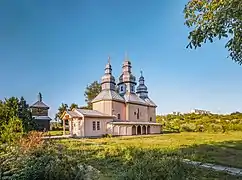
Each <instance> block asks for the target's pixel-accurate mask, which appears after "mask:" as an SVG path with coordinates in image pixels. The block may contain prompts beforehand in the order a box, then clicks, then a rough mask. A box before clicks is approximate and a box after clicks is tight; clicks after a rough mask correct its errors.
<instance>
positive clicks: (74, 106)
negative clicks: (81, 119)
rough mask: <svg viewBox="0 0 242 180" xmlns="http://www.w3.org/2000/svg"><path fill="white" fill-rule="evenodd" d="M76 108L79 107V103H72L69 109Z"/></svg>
mask: <svg viewBox="0 0 242 180" xmlns="http://www.w3.org/2000/svg"><path fill="white" fill-rule="evenodd" d="M74 108H78V105H77V104H76V103H72V104H71V105H70V107H69V110H72V109H74Z"/></svg>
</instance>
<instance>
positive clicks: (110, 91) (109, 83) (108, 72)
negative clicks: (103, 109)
mask: <svg viewBox="0 0 242 180" xmlns="http://www.w3.org/2000/svg"><path fill="white" fill-rule="evenodd" d="M110 59H111V58H110V57H108V63H107V64H106V66H105V73H104V75H103V76H102V82H101V85H102V91H101V92H100V93H99V94H98V95H97V96H96V97H95V98H94V99H93V100H92V103H95V102H98V101H104V100H114V101H120V102H124V99H123V98H122V97H121V96H120V95H119V94H118V93H117V92H116V83H115V78H114V76H113V75H112V66H111V62H110Z"/></svg>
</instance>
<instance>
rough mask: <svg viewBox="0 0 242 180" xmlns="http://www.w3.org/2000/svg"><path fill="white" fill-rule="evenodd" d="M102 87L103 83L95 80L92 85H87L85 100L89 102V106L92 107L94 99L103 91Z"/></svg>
mask: <svg viewBox="0 0 242 180" xmlns="http://www.w3.org/2000/svg"><path fill="white" fill-rule="evenodd" d="M101 90H102V87H101V84H100V83H98V82H97V81H94V82H93V83H91V84H90V85H88V86H87V87H86V90H85V94H84V96H85V101H86V103H87V108H88V109H92V103H91V102H92V100H93V99H94V98H95V97H96V96H97V95H98V94H99V93H100V92H101Z"/></svg>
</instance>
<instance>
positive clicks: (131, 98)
mask: <svg viewBox="0 0 242 180" xmlns="http://www.w3.org/2000/svg"><path fill="white" fill-rule="evenodd" d="M124 99H125V102H130V103H136V104H144V105H147V103H146V102H145V101H144V100H143V99H141V98H140V97H139V96H137V94H135V93H125V95H124Z"/></svg>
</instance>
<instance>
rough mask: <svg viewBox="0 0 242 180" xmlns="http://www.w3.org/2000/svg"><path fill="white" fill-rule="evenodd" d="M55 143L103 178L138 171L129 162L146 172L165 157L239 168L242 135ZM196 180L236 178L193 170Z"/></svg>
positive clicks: (163, 136)
mask: <svg viewBox="0 0 242 180" xmlns="http://www.w3.org/2000/svg"><path fill="white" fill-rule="evenodd" d="M56 141H57V142H58V143H61V144H63V145H65V146H66V147H67V148H68V153H69V154H70V155H71V156H74V157H75V158H79V159H80V160H82V161H85V162H86V163H88V164H91V165H93V166H94V167H96V168H98V169H99V170H101V172H103V173H104V176H105V177H110V176H112V175H113V174H120V173H121V174H122V173H123V172H126V171H128V170H129V169H130V168H131V169H135V168H137V167H133V168H132V166H130V167H129V166H128V164H129V163H130V162H131V161H135V162H137V163H138V164H139V163H140V164H145V168H146V167H147V166H153V163H155V162H156V161H158V160H159V159H163V158H164V157H167V158H174V157H179V158H187V159H191V160H197V161H203V162H211V163H216V164H221V165H226V166H232V167H239V168H242V132H230V133H225V134H222V133H221V134H219V133H218V134H217V133H216V134H210V133H177V134H162V135H153V136H152V135H150V136H136V137H113V138H100V139H65V140H56ZM150 161H151V162H150ZM156 165H157V166H158V167H159V165H158V164H156ZM156 165H155V166H156ZM139 168H140V167H139ZM141 169H142V168H141ZM148 169H149V168H148ZM196 176H199V178H198V179H216V178H218V179H234V178H236V177H231V176H226V175H224V174H223V173H217V172H216V173H215V172H212V171H207V170H202V169H198V170H196V172H195V174H194V177H196ZM200 176H201V177H200ZM136 179H139V178H137V177H136ZM195 179H196V178H195Z"/></svg>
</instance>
